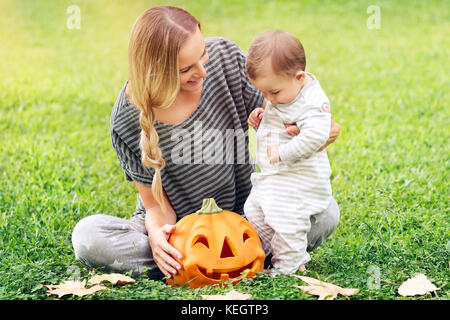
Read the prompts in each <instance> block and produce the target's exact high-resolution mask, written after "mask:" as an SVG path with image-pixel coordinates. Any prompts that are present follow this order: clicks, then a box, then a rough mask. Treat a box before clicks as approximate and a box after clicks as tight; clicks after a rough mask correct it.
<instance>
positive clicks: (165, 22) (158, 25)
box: [128, 6, 200, 209]
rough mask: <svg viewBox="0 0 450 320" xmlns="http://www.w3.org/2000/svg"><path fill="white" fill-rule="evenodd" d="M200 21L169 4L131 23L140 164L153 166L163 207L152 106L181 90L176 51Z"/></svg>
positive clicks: (133, 97)
mask: <svg viewBox="0 0 450 320" xmlns="http://www.w3.org/2000/svg"><path fill="white" fill-rule="evenodd" d="M197 27H198V28H200V23H199V22H198V21H197V19H195V18H194V17H193V16H192V15H191V14H190V13H188V12H187V11H185V10H183V9H181V8H176V7H172V6H158V7H153V8H150V9H148V10H146V11H145V12H144V13H143V14H142V15H141V16H139V17H138V19H137V20H136V21H135V23H134V24H133V27H132V29H131V34H130V41H129V45H128V68H129V81H128V83H129V85H130V93H131V100H132V101H133V104H134V105H135V106H136V107H137V108H138V109H139V110H140V111H141V113H140V117H139V123H140V126H141V129H142V130H141V137H140V148H141V156H142V164H143V165H144V166H146V167H151V168H154V169H155V174H154V176H153V181H152V193H153V196H154V197H155V199H156V200H157V201H158V203H159V204H160V205H161V207H162V208H163V209H165V203H164V201H163V199H164V198H163V188H162V181H161V170H162V169H164V167H165V161H164V159H163V157H162V153H161V150H160V148H159V146H158V142H159V137H158V133H157V131H156V129H155V127H154V120H155V115H154V112H153V110H154V109H165V108H168V107H169V106H170V105H171V104H172V103H173V102H174V101H175V98H176V96H177V94H178V92H179V89H180V77H179V65H178V53H179V51H180V49H181V47H182V45H183V43H184V42H185V41H186V40H187V38H188V37H189V36H190V35H191V34H192V33H194V32H195V31H196V29H197Z"/></svg>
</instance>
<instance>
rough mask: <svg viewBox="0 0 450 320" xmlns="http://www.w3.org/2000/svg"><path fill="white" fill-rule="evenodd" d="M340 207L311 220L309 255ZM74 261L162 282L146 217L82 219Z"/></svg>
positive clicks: (329, 229)
mask: <svg viewBox="0 0 450 320" xmlns="http://www.w3.org/2000/svg"><path fill="white" fill-rule="evenodd" d="M339 216H340V214H339V207H338V205H337V203H336V201H335V200H334V199H332V201H331V203H330V206H329V207H328V208H327V209H326V210H325V211H323V212H321V213H318V214H316V215H313V216H311V229H310V231H309V233H308V235H307V238H308V247H307V250H308V251H312V250H314V249H316V248H317V247H318V246H319V245H320V244H321V243H322V242H323V241H324V240H325V239H326V238H328V237H329V236H330V235H331V234H332V233H333V231H334V230H335V229H336V227H337V225H338V223H339ZM72 245H73V249H74V251H75V258H76V259H77V260H78V261H80V262H81V263H83V264H84V265H86V266H87V267H89V268H99V267H102V268H104V269H105V270H108V271H116V272H122V271H129V270H132V271H133V275H135V276H136V275H139V274H141V273H142V272H144V271H146V272H147V273H148V275H149V276H150V277H152V278H162V277H163V274H162V272H161V271H160V270H159V269H158V267H157V265H156V263H155V261H154V260H153V257H152V251H151V248H150V245H149V243H148V237H147V231H146V229H145V225H144V215H142V214H138V215H135V216H133V217H131V218H130V219H123V218H118V217H115V216H110V215H105V214H95V215H92V216H88V217H85V218H83V219H81V220H80V221H79V222H78V223H77V225H76V226H75V228H74V230H73V233H72Z"/></svg>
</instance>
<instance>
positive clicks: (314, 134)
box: [244, 73, 332, 273]
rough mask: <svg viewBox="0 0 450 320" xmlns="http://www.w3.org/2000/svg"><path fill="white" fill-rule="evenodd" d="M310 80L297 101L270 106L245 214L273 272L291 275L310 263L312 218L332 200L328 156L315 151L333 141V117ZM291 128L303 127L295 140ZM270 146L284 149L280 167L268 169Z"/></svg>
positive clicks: (315, 82)
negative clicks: (289, 128) (268, 259)
mask: <svg viewBox="0 0 450 320" xmlns="http://www.w3.org/2000/svg"><path fill="white" fill-rule="evenodd" d="M308 75H310V76H311V77H312V78H313V81H312V82H310V83H308V84H307V85H306V86H305V87H304V88H302V90H301V91H300V92H299V94H298V95H297V97H296V98H295V99H294V100H293V101H291V102H290V103H287V104H271V103H270V102H269V103H267V106H266V108H265V110H264V115H263V119H262V120H261V123H260V125H259V127H258V129H257V131H256V138H257V155H256V162H257V164H258V166H259V168H260V170H261V172H255V173H253V174H252V176H251V181H252V185H253V187H252V191H251V193H250V195H249V197H248V199H247V201H246V203H245V206H244V212H245V215H246V217H247V218H248V220H249V221H250V222H251V223H252V224H253V226H254V227H255V229H256V231H257V232H258V234H259V235H260V237H261V240H262V242H263V246H264V247H265V248H266V250H267V249H269V250H268V251H270V252H271V253H272V255H273V257H272V264H273V266H274V268H275V269H274V271H275V273H293V272H295V271H297V269H298V267H299V266H301V265H302V264H305V263H307V262H308V261H309V260H310V256H309V254H308V253H307V252H306V247H307V236H306V235H307V233H308V231H309V230H310V227H311V222H310V217H311V215H314V214H317V213H320V212H322V211H324V210H325V209H326V208H327V207H328V205H329V204H330V201H331V199H332V191H331V183H330V175H331V168H330V164H329V161H328V156H327V153H326V151H325V150H324V151H321V152H317V151H318V149H319V148H320V147H321V146H323V145H324V144H325V142H326V141H327V140H328V138H329V132H330V126H331V114H330V113H327V112H324V111H323V110H322V106H327V107H329V101H328V98H327V96H326V95H325V93H324V92H323V90H322V88H321V87H320V84H319V82H318V80H317V79H316V78H315V77H314V75H312V74H310V73H308ZM292 123H295V124H297V126H298V127H299V128H300V134H299V135H297V136H296V137H291V136H290V135H289V134H288V133H286V130H285V126H284V124H292ZM271 145H280V146H279V154H280V158H281V160H282V161H281V163H278V164H275V165H271V164H270V162H269V159H268V156H267V147H268V146H271ZM266 252H267V251H266Z"/></svg>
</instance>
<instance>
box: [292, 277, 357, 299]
mask: <svg viewBox="0 0 450 320" xmlns="http://www.w3.org/2000/svg"><path fill="white" fill-rule="evenodd" d="M293 276H294V277H296V278H299V279H301V280H303V281H305V282H306V283H307V284H308V286H293V287H295V288H298V289H301V290H303V291H305V292H307V293H309V294H312V295H315V296H318V297H319V298H318V300H324V299H326V300H334V299H335V298H336V297H337V295H338V294H341V295H343V296H344V297H346V298H347V299H350V298H349V296H351V295H354V294H356V293H357V292H358V289H352V288H342V287H339V286H337V285H334V284H331V283H328V282H324V281H320V280H317V279H314V278H310V277H305V276H297V275H295V274H293Z"/></svg>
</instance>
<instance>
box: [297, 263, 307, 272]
mask: <svg viewBox="0 0 450 320" xmlns="http://www.w3.org/2000/svg"><path fill="white" fill-rule="evenodd" d="M298 271H300V272H305V271H306V268H305V265H304V264H302V265H301V266H300V267H298Z"/></svg>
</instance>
